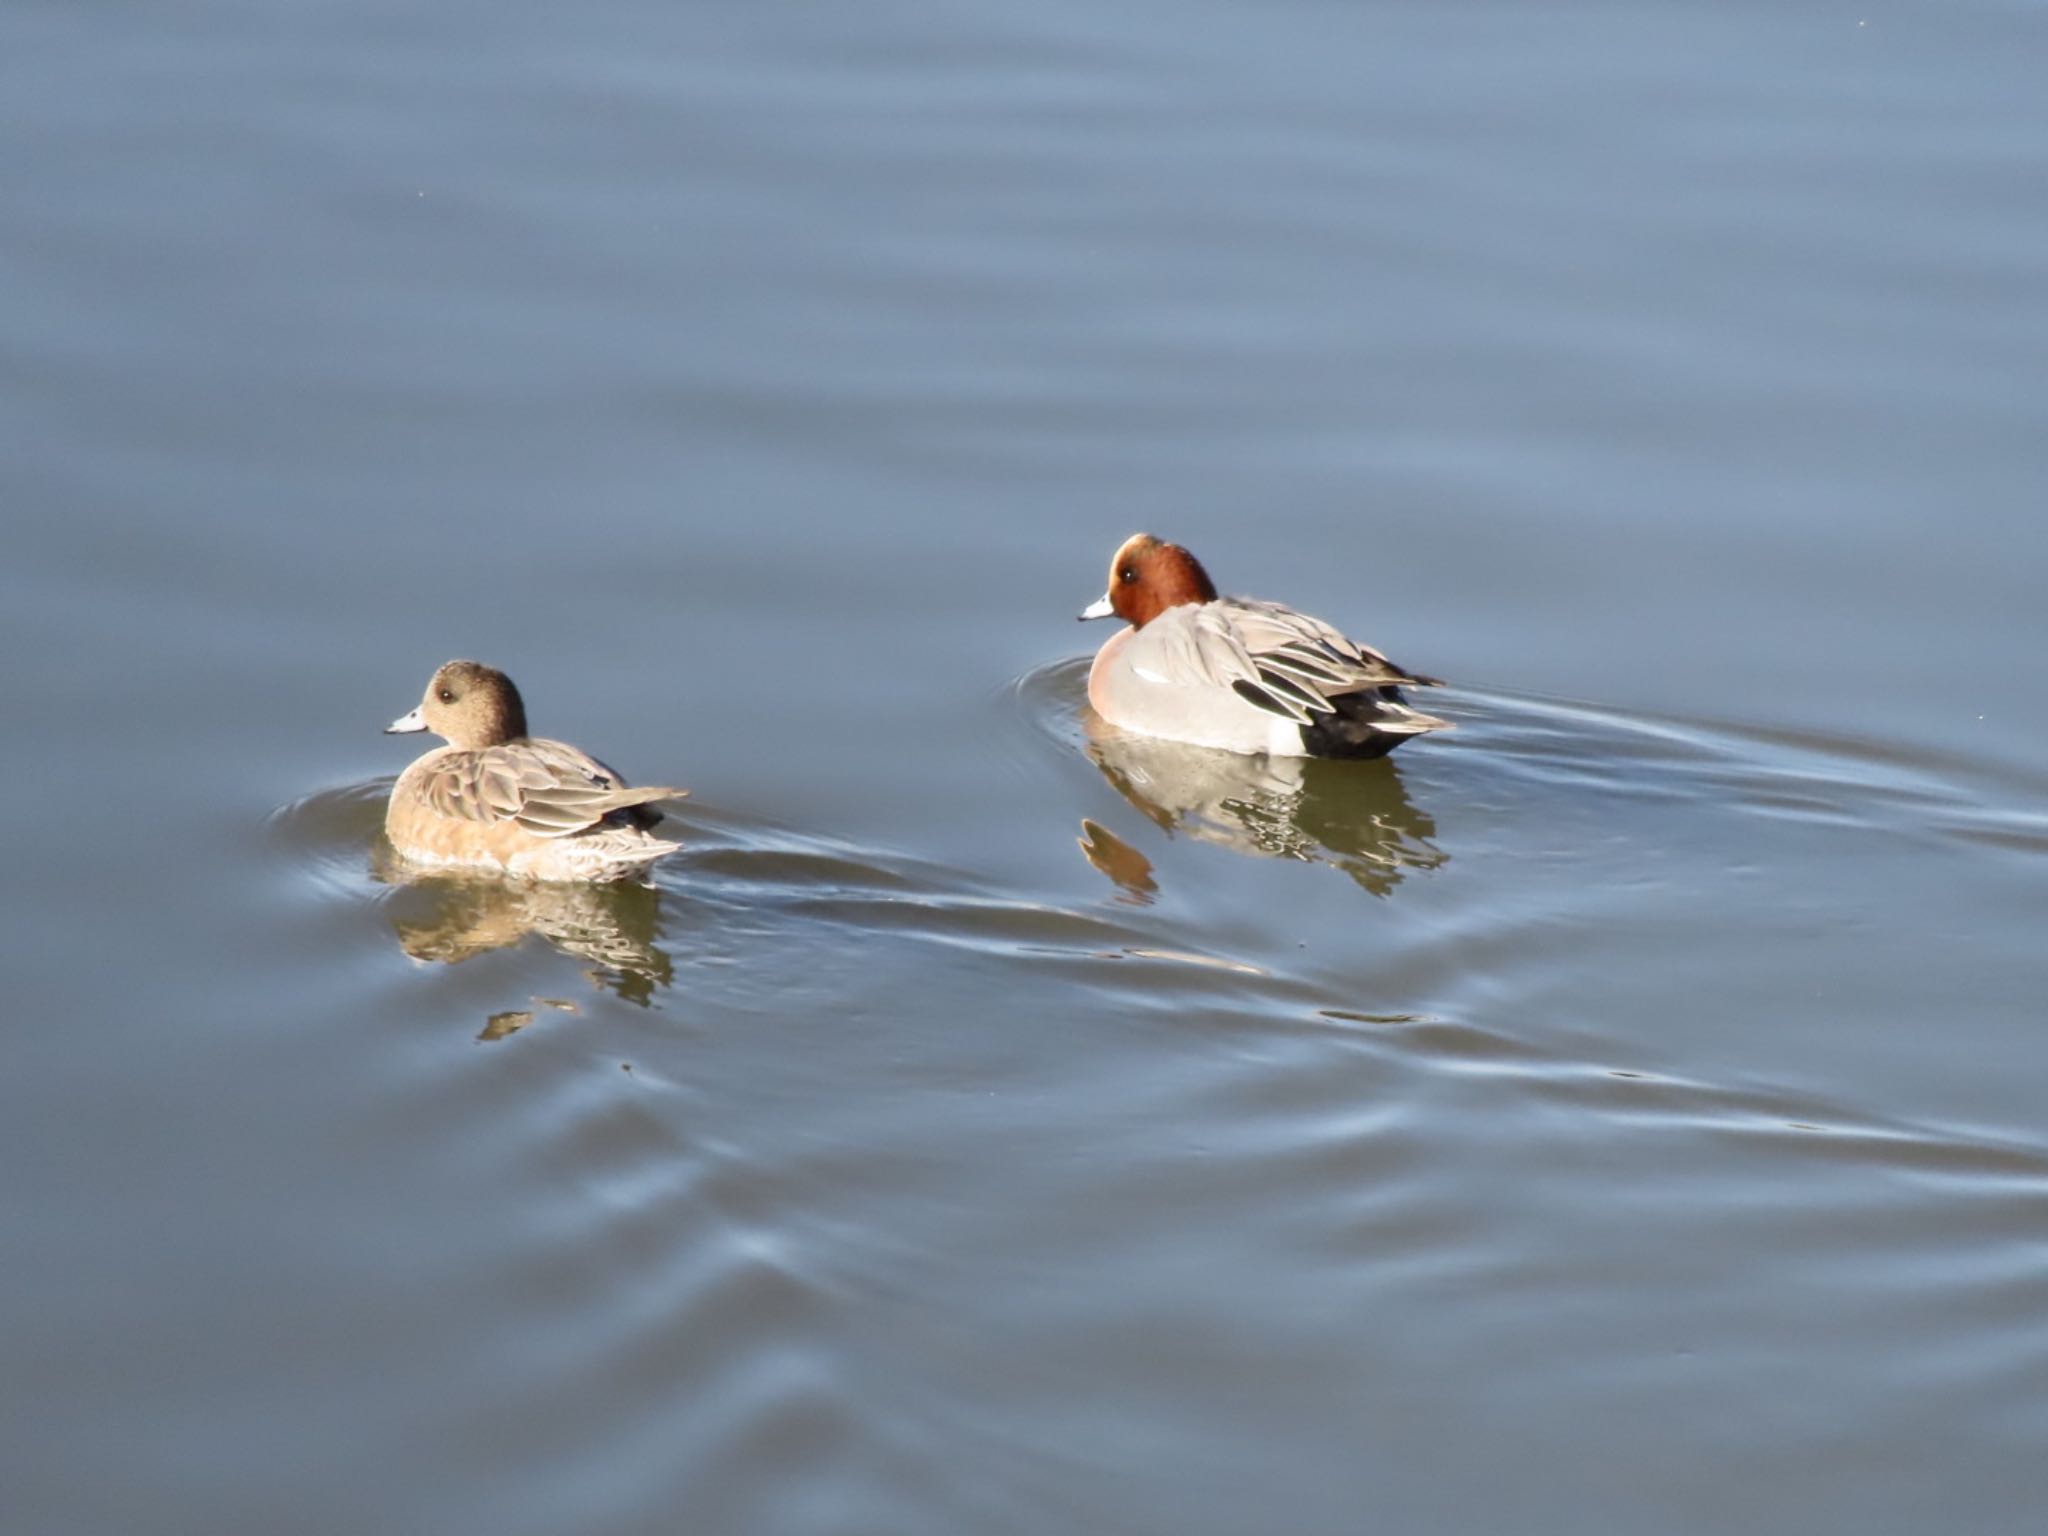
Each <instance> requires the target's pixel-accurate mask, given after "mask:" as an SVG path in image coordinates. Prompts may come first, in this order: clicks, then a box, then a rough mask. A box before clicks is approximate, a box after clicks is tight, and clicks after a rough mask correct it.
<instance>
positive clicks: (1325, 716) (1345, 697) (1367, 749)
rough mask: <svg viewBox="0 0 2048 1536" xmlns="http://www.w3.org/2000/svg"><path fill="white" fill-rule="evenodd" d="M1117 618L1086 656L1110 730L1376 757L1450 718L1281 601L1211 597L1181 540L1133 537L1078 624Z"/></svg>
mask: <svg viewBox="0 0 2048 1536" xmlns="http://www.w3.org/2000/svg"><path fill="white" fill-rule="evenodd" d="M1112 614H1114V615H1115V616H1116V617H1118V618H1120V619H1125V620H1128V621H1129V623H1130V626H1131V627H1130V628H1129V629H1124V630H1119V631H1118V632H1117V633H1116V634H1113V635H1111V636H1110V637H1109V639H1108V640H1107V641H1105V642H1104V643H1103V647H1102V649H1101V650H1100V651H1099V652H1097V653H1096V656H1095V665H1094V666H1093V667H1091V668H1090V669H1089V671H1088V702H1089V703H1090V704H1093V705H1094V706H1095V712H1096V713H1097V714H1098V715H1100V716H1102V718H1103V719H1104V720H1106V721H1108V722H1109V723H1110V724H1111V725H1114V726H1117V727H1119V728H1121V729H1123V730H1126V731H1132V732H1135V733H1136V734H1138V735H1140V736H1163V737H1167V738H1169V739H1171V740H1174V741H1184V742H1188V743H1190V744H1192V745H1194V746H1200V747H1220V748H1222V749H1223V750H1225V751H1227V752H1266V753H1270V754H1272V755H1273V756H1276V757H1381V756H1384V755H1385V754H1386V753H1388V752H1391V751H1393V750H1394V748H1396V747H1398V746H1399V745H1401V743H1402V742H1404V741H1406V740H1407V739H1408V738H1409V737H1410V736H1416V735H1420V734H1421V733H1422V732H1424V731H1441V730H1446V729H1448V728H1449V726H1450V722H1449V721H1448V720H1439V719H1437V718H1436V717H1435V716H1434V715H1425V714H1423V713H1422V712H1421V711H1420V710H1416V709H1411V708H1410V707H1409V706H1408V703H1407V701H1406V700H1405V699H1403V698H1402V696H1401V690H1400V687H1399V686H1397V685H1399V684H1411V685H1416V686H1421V687H1432V688H1433V687H1439V686H1441V684H1440V682H1439V680H1438V679H1436V678H1434V677H1423V676H1422V675H1421V674H1419V673H1415V672H1409V671H1405V670H1404V669H1402V668H1400V667H1397V666H1395V665H1394V664H1393V663H1392V662H1391V661H1389V660H1387V658H1386V657H1384V656H1382V655H1381V654H1380V653H1379V652H1378V651H1375V650H1373V649H1372V648H1371V647H1369V646H1363V645H1360V644H1358V643H1357V642H1356V641H1352V640H1347V639H1345V638H1344V636H1342V635H1341V634H1339V633H1338V632H1337V631H1336V630H1334V629H1332V628H1331V627H1330V626H1329V625H1327V624H1325V623H1324V622H1323V621H1322V620H1321V619H1312V618H1310V617H1309V616H1308V615H1307V614H1305V613H1297V612H1296V611H1295V610H1294V609H1292V608H1287V607H1283V606H1282V605H1281V604H1279V603H1262V602H1256V601H1254V600H1252V599H1250V598H1244V597H1218V596H1217V595H1216V584H1215V583H1214V582H1212V581H1210V580H1209V573H1208V572H1207V571H1205V570H1203V569H1202V563H1201V562H1200V561H1199V560H1197V559H1196V558H1195V557H1194V556H1193V555H1191V554H1189V553H1188V552H1187V551H1186V550H1185V549H1182V548H1181V547H1180V546H1179V545H1178V544H1166V543H1162V542H1161V541H1160V540H1158V539H1155V538H1153V537H1152V535H1151V534H1149V533H1139V534H1133V535H1132V536H1131V537H1130V538H1129V539H1126V540H1125V541H1124V544H1123V547H1122V548H1121V549H1119V550H1118V551H1117V552H1116V558H1115V559H1114V560H1112V561H1110V562H1109V590H1108V591H1107V592H1105V593H1104V594H1103V595H1102V598H1101V600H1100V601H1099V602H1095V603H1091V604H1090V605H1089V606H1088V607H1087V608H1085V609H1084V610H1082V613H1081V617H1082V618H1084V619H1106V618H1108V617H1110V615H1112Z"/></svg>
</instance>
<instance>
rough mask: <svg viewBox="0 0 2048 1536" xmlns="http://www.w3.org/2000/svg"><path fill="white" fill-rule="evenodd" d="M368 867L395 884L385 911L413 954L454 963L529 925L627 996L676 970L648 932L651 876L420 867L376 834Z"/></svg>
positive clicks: (657, 923)
mask: <svg viewBox="0 0 2048 1536" xmlns="http://www.w3.org/2000/svg"><path fill="white" fill-rule="evenodd" d="M371 873H372V874H373V875H374V876H375V877H376V879H378V880H379V881H381V882H382V883H384V884H385V885H389V886H393V887H395V888H396V894H395V895H394V896H393V898H392V900H391V903H390V905H389V907H388V909H387V913H388V915H389V917H390V920H391V926H392V928H393V929H394V930H396V932H397V934H398V943H399V947H400V948H401V949H403V950H404V951H405V952H406V953H407V954H408V955H411V956H412V957H413V958H414V959H415V960H438V961H440V962H441V963H442V964H444V965H454V964H456V963H457V962H459V961H463V960H467V959H469V958H470V957H471V956H472V955H481V954H485V953H487V952H489V951H491V950H494V949H506V948H509V947H510V946H512V945H514V944H517V943H519V942H520V941H521V940H522V939H524V938H525V937H526V936H527V935H528V934H530V933H532V934H538V935H540V937H542V938H543V939H546V940H547V941H548V943H550V944H552V945H554V946H555V948H557V949H559V950H561V951H562V952H563V953H564V954H567V955H573V956H574V957H575V958H577V959H578V960H587V961H589V962H590V963H591V965H592V967H593V968H592V969H591V970H589V971H587V972H586V973H585V974H586V975H587V976H589V978H590V980H591V982H592V983H593V984H595V985H596V986H598V987H599V988H602V989H604V990H607V991H611V992H614V993H616V994H617V995H618V996H620V997H621V998H624V999H625V1000H626V1001H627V1002H629V1003H638V1004H641V1005H643V1006H644V1005H646V1004H647V1003H648V1002H650V1001H651V1000H652V999H653V996H654V993H655V991H656V989H658V988H664V987H667V986H668V985H669V983H670V982H671V980H672V979H673V978H674V975H675V965H674V962H672V961H671V960H670V959H669V957H668V954H667V952H666V951H664V950H663V949H662V948H661V946H660V945H659V944H657V943H656V942H655V939H656V937H657V936H658V935H659V934H660V932H661V892H660V891H659V890H657V889H656V888H655V887H653V886H651V885H641V884H638V883H636V882H632V881H614V882H612V883H610V884H605V885H593V884H588V883H580V882H579V883H571V882H567V881H560V882H557V881H546V882H536V881H525V880H496V879H488V878H464V877H462V876H457V875H448V874H422V873H420V872H419V870H418V868H417V866H414V865H410V864H408V863H406V862H405V861H404V860H402V859H400V858H398V856H397V855H396V854H395V853H393V852H392V851H391V849H390V848H389V847H388V846H385V845H384V844H383V843H382V842H381V840H380V842H379V846H378V848H377V851H376V852H375V854H374V855H373V856H372V858H371Z"/></svg>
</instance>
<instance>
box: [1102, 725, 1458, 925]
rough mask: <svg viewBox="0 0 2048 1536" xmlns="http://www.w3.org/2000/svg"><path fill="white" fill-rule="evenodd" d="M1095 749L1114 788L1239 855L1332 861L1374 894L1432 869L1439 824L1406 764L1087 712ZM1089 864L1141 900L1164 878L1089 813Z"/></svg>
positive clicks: (1174, 828) (1172, 827) (1158, 818)
mask: <svg viewBox="0 0 2048 1536" xmlns="http://www.w3.org/2000/svg"><path fill="white" fill-rule="evenodd" d="M1083 721H1084V724H1085V725H1086V728H1087V732H1088V755H1089V756H1090V757H1091V758H1093V759H1094V761H1095V765H1096V767H1098V768H1100V769H1101V770H1102V776H1103V777H1104V778H1106V779H1108V780H1109V782H1110V784H1111V785H1112V786H1114V787H1115V789H1116V791H1117V793H1118V794H1120V795H1122V796H1123V797H1124V798H1125V799H1126V800H1128V801H1130V803H1131V804H1132V805H1134V806H1136V807H1137V808H1138V809H1139V810H1140V811H1142V812H1144V814H1145V815H1146V816H1148V817H1149V818H1151V820H1153V821H1154V822H1156V823H1157V824H1158V825H1159V826H1160V827H1162V828H1163V829H1165V830H1166V831H1168V832H1185V833H1187V834H1188V835H1189V836H1190V837H1197V838H1200V839H1202V841H1204V842H1210V843H1220V844H1222V845H1223V846H1224V847H1226V848H1233V849H1235V850H1236V851H1237V852H1239V853H1247V854H1258V855H1262V856H1264V857H1267V858H1276V859H1303V860H1309V861H1313V862H1318V863H1324V864H1330V865H1334V866H1335V867H1336V868H1338V869H1341V870H1343V871H1344V873H1345V874H1347V875H1349V876H1350V877H1351V878H1352V879H1353V880H1355V881H1357V882H1358V884H1359V885H1361V886H1363V887H1364V888H1365V889H1366V890H1368V891H1370V892H1372V894H1373V895H1375V896H1384V895H1386V894H1387V893H1388V892H1389V891H1391V890H1392V889H1393V888H1394V887H1395V886H1396V885H1399V884H1400V883H1401V879H1402V877H1403V876H1404V875H1405V874H1407V873H1408V872H1409V871H1410V870H1418V869H1420V870H1426V869H1435V868H1436V867H1437V866H1438V865H1440V864H1442V863H1443V862H1444V861H1445V860H1446V859H1447V858H1448V857H1449V855H1448V854H1446V853H1444V851H1443V850H1442V849H1440V848H1438V847H1437V846H1436V845H1435V842H1434V841H1433V840H1434V838H1435V837H1436V823H1435V822H1434V821H1433V820H1431V819H1430V817H1429V815H1428V813H1426V812H1424V811H1421V810H1418V809H1417V808H1416V806H1415V804H1414V802H1413V801H1411V800H1410V799H1409V798H1408V792H1407V790H1406V789H1405V788H1404V787H1403V786H1402V783H1401V774H1400V770H1399V769H1397V768H1396V767H1395V766H1394V765H1393V763H1392V762H1390V761H1388V760H1387V759H1385V758H1380V759H1378V760H1376V761H1373V762H1362V763H1359V762H1326V761H1324V760H1322V759H1320V758H1290V757H1251V756H1245V755H1242V754H1239V753H1235V752H1216V751H1211V750H1210V749H1208V748H1206V747H1190V746H1185V745H1183V744H1181V743H1179V742H1174V741H1161V740H1158V739H1156V738H1154V737H1149V736H1131V735H1127V734H1125V733H1124V732H1122V731H1119V730H1117V729H1116V728H1115V727H1114V726H1111V725H1108V724H1105V723H1104V722H1103V721H1102V720H1100V719H1098V718H1096V717H1095V715H1094V714H1093V712H1092V711H1090V712H1086V713H1085V714H1084V716H1083ZM1083 827H1084V831H1085V833H1086V835H1085V836H1084V838H1083V840H1082V844H1081V847H1082V852H1083V853H1084V854H1086V855H1087V857H1088V862H1089V863H1091V864H1093V865H1094V866H1095V867H1096V868H1097V869H1099V870H1101V871H1102V872H1103V873H1104V874H1106V875H1108V876H1109V877H1110V879H1111V880H1113V881H1115V882H1116V883H1117V885H1118V886H1119V887H1120V888H1121V889H1122V890H1123V891H1124V892H1125V893H1126V894H1127V895H1129V896H1131V897H1133V898H1134V899H1136V900H1146V899H1149V897H1150V894H1151V892H1152V891H1153V890H1155V889H1156V888H1157V886H1156V882H1155V881H1154V880H1153V878H1152V870H1151V864H1150V863H1149V861H1147V860H1146V859H1145V857H1144V856H1143V855H1142V854H1140V853H1139V852H1138V851H1137V850H1136V849H1134V848H1132V847H1131V846H1130V845H1129V844H1127V843H1125V842H1123V841H1122V840H1121V839H1119V838H1117V837H1115V836H1114V835H1112V834H1110V833H1109V832H1107V831H1105V830H1104V829H1103V828H1101V827H1100V826H1097V825H1096V824H1094V823H1093V822H1085V823H1083Z"/></svg>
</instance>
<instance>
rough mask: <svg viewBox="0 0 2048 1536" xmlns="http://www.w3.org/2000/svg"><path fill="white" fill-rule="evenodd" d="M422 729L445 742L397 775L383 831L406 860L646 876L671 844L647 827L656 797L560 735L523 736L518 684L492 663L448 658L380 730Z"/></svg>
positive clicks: (515, 872) (669, 792)
mask: <svg viewBox="0 0 2048 1536" xmlns="http://www.w3.org/2000/svg"><path fill="white" fill-rule="evenodd" d="M414 731H431V732H433V733H434V734H435V735H437V736H439V737H441V738H442V739H443V740H444V741H446V742H447V743H448V745H447V746H445V747H437V748H435V749H434V750H433V751H431V752H429V753H427V754H426V755H425V756H423V757H420V758H418V759H416V760H414V762H413V763H412V764H411V766H409V767H408V768H407V769H406V770H405V772H403V773H401V774H400V775H399V776H398V782H397V783H396V784H394V785H393V786H392V787H391V800H390V803H389V805H388V806H387V807H386V808H385V813H384V832H385V835H386V836H387V837H388V838H389V839H390V840H391V845H392V848H393V849H394V850H395V851H396V852H397V853H398V855H399V856H400V857H401V858H403V859H405V860H406V861H407V862H409V863H411V864H415V865H425V866H430V867H449V868H462V869H476V870H483V871H493V872H497V873H500V874H505V875H512V876H518V877H521V878H524V879H529V880H576V881H611V880H625V879H632V878H635V877H640V878H645V875H646V871H647V870H648V868H649V867H650V866H651V865H652V864H653V863H654V862H655V861H656V860H657V859H660V858H664V857H666V856H667V855H669V854H671V853H674V852H676V851H677V850H678V849H680V848H681V847H682V844H680V843H675V842H670V841H668V840H666V839H664V838H660V837H656V836H655V835H654V833H653V830H652V829H653V828H654V827H656V826H657V825H659V824H660V822H661V820H662V815H661V812H659V811H657V810H655V809H654V803H655V802H656V801H660V800H674V799H679V798H681V797H682V796H684V795H686V794H688V793H689V791H687V790H683V789H675V788H672V787H669V786H665V785H664V786H643V787H640V788H637V789H636V788H632V787H630V786H628V785H627V783H626V781H625V779H624V778H623V777H621V776H620V775H619V774H618V773H616V772H615V771H613V770H612V769H610V768H608V767H606V766H605V765H604V764H603V763H601V762H599V761H598V760H597V759H596V758H594V757H592V756H590V755H589V754H588V753H586V752H584V751H582V750H581V749H579V748H576V747H572V746H570V745H569V744H568V743H567V742H563V741H551V740H549V739H548V738H547V737H545V736H530V735H528V734H527V730H526V703H525V701H524V700H523V699H522V698H521V697H520V695H519V689H518V688H517V687H516V686H515V685H514V684H513V682H512V679H511V678H509V677H507V676H506V675H505V674H504V673H503V672H500V671H499V670H498V669H497V668H495V667H487V666H485V665H484V664H483V663H482V662H477V661H451V662H447V663H445V664H444V665H442V666H441V667H440V668H439V669H438V670H436V671H435V673H434V676H433V678H432V679H431V680H430V681H429V682H428V684H427V691H426V693H425V695H424V696H423V697H422V698H421V699H420V702H419V704H418V705H417V706H416V707H414V708H413V709H412V710H411V711H409V712H408V713H406V714H403V715H400V716H399V717H398V718H397V719H396V720H394V721H392V722H391V724H390V725H388V726H386V727H385V734H386V735H402V734H406V733H409V732H414Z"/></svg>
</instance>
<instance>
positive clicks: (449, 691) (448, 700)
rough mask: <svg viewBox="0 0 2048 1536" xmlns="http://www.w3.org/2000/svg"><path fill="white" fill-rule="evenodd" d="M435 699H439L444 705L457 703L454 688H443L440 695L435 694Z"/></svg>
mask: <svg viewBox="0 0 2048 1536" xmlns="http://www.w3.org/2000/svg"><path fill="white" fill-rule="evenodd" d="M434 697H435V698H437V699H439V700H440V701H441V702H442V703H443V704H453V703H454V702H455V690H454V689H453V688H443V689H442V690H441V691H440V692H439V693H437V694H435V695H434Z"/></svg>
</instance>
